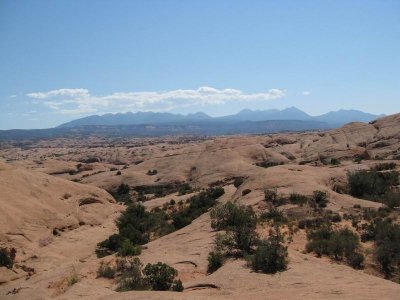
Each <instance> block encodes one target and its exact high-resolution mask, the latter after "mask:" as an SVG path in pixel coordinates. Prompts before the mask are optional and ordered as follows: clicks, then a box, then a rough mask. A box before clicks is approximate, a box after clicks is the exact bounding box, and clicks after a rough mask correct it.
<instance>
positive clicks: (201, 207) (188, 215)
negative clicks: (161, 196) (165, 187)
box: [172, 187, 225, 229]
mask: <svg viewBox="0 0 400 300" xmlns="http://www.w3.org/2000/svg"><path fill="white" fill-rule="evenodd" d="M224 193H225V191H224V189H223V188H221V187H214V188H209V189H207V190H206V191H202V192H200V193H199V194H197V195H194V196H192V197H191V198H190V203H189V206H187V207H185V208H183V209H181V210H179V211H177V212H175V213H174V214H173V215H172V220H173V225H174V227H175V228H176V229H180V228H182V227H185V226H187V225H189V224H190V223H192V221H193V220H194V219H196V218H198V217H199V216H201V215H202V214H204V213H205V212H206V211H207V210H208V209H209V208H210V207H212V206H214V205H215V204H216V203H217V199H218V198H219V197H221V196H222V195H223V194H224Z"/></svg>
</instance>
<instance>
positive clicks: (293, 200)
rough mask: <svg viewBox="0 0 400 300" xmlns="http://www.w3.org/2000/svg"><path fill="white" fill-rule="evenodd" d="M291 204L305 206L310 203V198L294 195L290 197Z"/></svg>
mask: <svg viewBox="0 0 400 300" xmlns="http://www.w3.org/2000/svg"><path fill="white" fill-rule="evenodd" d="M289 202H290V203H292V204H297V205H304V204H306V203H307V202H308V197H307V196H305V195H301V194H297V193H292V194H290V196H289Z"/></svg>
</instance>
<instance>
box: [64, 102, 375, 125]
mask: <svg viewBox="0 0 400 300" xmlns="http://www.w3.org/2000/svg"><path fill="white" fill-rule="evenodd" d="M378 117H381V115H374V114H369V113H365V112H362V111H359V110H343V109H342V110H338V111H331V112H328V113H326V114H323V115H320V116H311V115H309V114H307V113H305V112H304V111H302V110H300V109H298V108H296V107H289V108H286V109H283V110H279V109H269V110H250V109H244V110H242V111H240V112H238V113H237V114H233V115H228V116H223V117H210V116H209V115H207V114H205V113H202V112H198V113H194V114H188V115H181V114H172V113H161V112H141V111H139V112H136V113H132V112H127V113H116V114H104V115H101V116H99V115H92V116H88V117H84V118H80V119H76V120H73V121H70V122H68V123H64V124H61V125H60V126H58V127H59V128H71V127H78V126H87V125H97V126H99V125H104V126H115V125H144V124H163V123H182V122H183V123H192V122H196V123H198V122H202V121H207V122H209V121H216V122H224V121H253V122H255V121H272V120H276V121H278V120H279V121H284V120H296V121H318V122H324V123H327V125H328V127H337V126H340V125H343V124H345V123H349V122H356V121H358V122H370V121H372V120H375V119H376V118H378Z"/></svg>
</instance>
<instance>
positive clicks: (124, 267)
mask: <svg viewBox="0 0 400 300" xmlns="http://www.w3.org/2000/svg"><path fill="white" fill-rule="evenodd" d="M118 270H119V271H121V272H122V275H121V277H120V278H119V280H118V288H117V289H118V290H119V291H132V290H146V289H148V285H147V282H146V280H145V279H144V278H143V274H142V263H141V262H140V259H139V258H137V257H135V258H133V259H132V260H124V261H119V262H118Z"/></svg>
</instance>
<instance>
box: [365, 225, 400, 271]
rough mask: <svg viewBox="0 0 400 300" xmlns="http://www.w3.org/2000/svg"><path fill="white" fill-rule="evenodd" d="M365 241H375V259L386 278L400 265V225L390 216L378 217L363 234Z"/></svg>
mask: <svg viewBox="0 0 400 300" xmlns="http://www.w3.org/2000/svg"><path fill="white" fill-rule="evenodd" d="M361 238H362V240H363V241H369V240H372V241H374V242H375V249H374V259H375V261H376V262H377V263H378V265H379V267H380V269H381V271H382V273H383V274H384V275H385V277H386V278H389V277H390V276H391V274H392V273H393V272H394V271H395V270H396V268H397V269H399V266H400V225H399V224H396V223H394V222H393V221H392V219H390V218H386V219H382V218H376V219H375V220H373V221H372V222H371V223H369V224H368V225H367V226H366V228H365V231H364V232H363V234H362V236H361Z"/></svg>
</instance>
